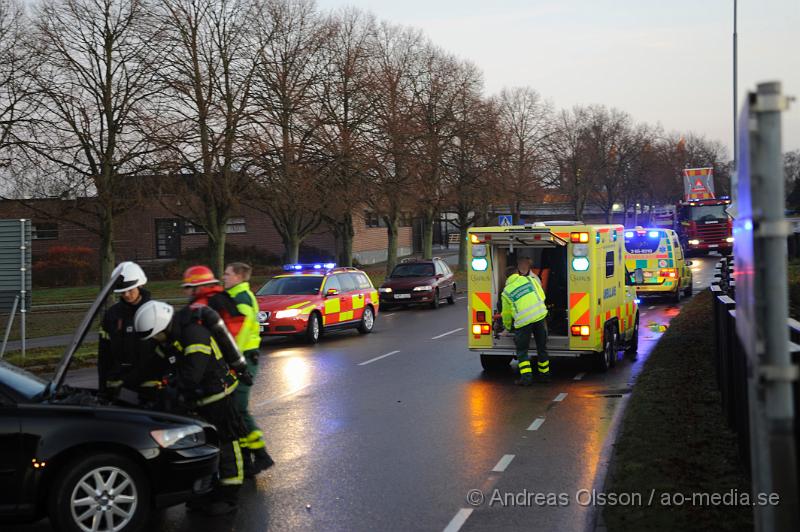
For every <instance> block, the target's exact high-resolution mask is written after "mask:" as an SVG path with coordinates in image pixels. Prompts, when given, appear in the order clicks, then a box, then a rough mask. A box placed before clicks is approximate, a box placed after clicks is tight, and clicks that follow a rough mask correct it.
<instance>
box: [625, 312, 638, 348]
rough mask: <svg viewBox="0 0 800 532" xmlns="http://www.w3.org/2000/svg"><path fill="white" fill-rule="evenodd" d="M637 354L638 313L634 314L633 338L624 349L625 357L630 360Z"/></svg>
mask: <svg viewBox="0 0 800 532" xmlns="http://www.w3.org/2000/svg"><path fill="white" fill-rule="evenodd" d="M638 352H639V313H638V312H637V313H636V321H635V322H634V324H633V336H631V340H630V342H629V343H628V347H627V348H626V349H625V356H627V357H628V358H630V359H631V360H634V359H636V354H637V353H638Z"/></svg>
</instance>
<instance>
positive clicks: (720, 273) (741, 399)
mask: <svg viewBox="0 0 800 532" xmlns="http://www.w3.org/2000/svg"><path fill="white" fill-rule="evenodd" d="M734 266H735V265H734V259H733V257H728V258H723V259H722V260H720V261H719V262H718V263H717V266H716V271H715V274H714V277H715V279H714V281H713V283H712V285H711V293H712V295H713V296H714V298H713V299H714V303H713V315H714V335H715V338H714V339H715V349H714V353H713V355H714V368H715V369H716V374H717V386H718V388H719V391H720V396H721V401H722V409H723V412H724V415H725V418H726V420H727V422H728V426H729V427H730V428H731V429H732V430H733V431H734V432H735V433H736V438H737V441H738V445H739V456H740V457H741V461H742V464H744V466H745V471H746V472H747V473H748V475H750V474H751V473H752V472H751V454H750V445H751V442H750V408H751V405H750V397H749V394H750V392H749V389H748V377H749V376H750V375H751V374H752V372H753V368H752V366H751V364H750V363H749V360H748V358H747V355H746V353H745V351H744V349H743V348H742V345H741V342H740V341H739V336H738V335H737V333H736V302H735V298H736V281H735V280H734V277H733V273H734ZM786 326H787V328H788V330H789V337H790V340H791V344H790V350H791V353H792V363H793V364H795V365H797V364H800V322H797V321H796V320H793V319H789V320H788V321H787V324H786ZM793 395H794V408H795V410H794V411H795V412H800V386H798V381H797V380H795V381H794V385H793ZM794 430H795V452H796V453H798V454H797V455H800V448H798V447H800V445H798V444H797V442H800V424H798V423H795V425H794ZM796 475H797V477H796V478H797V479H798V481H800V466H798V467H797V471H796Z"/></svg>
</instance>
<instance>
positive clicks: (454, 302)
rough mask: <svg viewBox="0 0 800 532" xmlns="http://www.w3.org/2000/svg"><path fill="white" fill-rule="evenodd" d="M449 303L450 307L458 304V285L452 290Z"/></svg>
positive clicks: (448, 299)
mask: <svg viewBox="0 0 800 532" xmlns="http://www.w3.org/2000/svg"><path fill="white" fill-rule="evenodd" d="M447 303H448V304H450V305H455V304H456V285H453V288H452V289H451V290H450V297H448V298H447Z"/></svg>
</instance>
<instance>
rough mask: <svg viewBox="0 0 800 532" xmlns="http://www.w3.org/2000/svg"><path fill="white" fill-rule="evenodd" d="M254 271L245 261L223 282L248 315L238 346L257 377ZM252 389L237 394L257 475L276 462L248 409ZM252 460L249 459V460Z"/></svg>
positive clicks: (251, 470) (248, 470)
mask: <svg viewBox="0 0 800 532" xmlns="http://www.w3.org/2000/svg"><path fill="white" fill-rule="evenodd" d="M252 271H253V270H252V268H251V267H250V265H249V264H245V263H243V262H233V263H231V264H228V266H227V267H226V268H225V271H224V272H223V274H222V283H223V286H224V287H225V290H226V292H227V293H228V294H229V295H230V296H231V297H232V298H233V300H234V301H235V302H236V308H237V309H238V311H239V312H240V313H241V314H243V315H244V323H243V324H242V326H241V328H240V329H239V332H238V333H237V334H236V335H235V336H236V343H237V345H238V346H239V349H240V350H241V351H242V353H243V354H244V357H245V360H246V361H247V369H248V370H249V372H250V374H251V375H253V377H254V378H255V376H256V375H257V373H258V357H259V354H260V352H259V347H260V346H261V331H260V329H259V325H258V319H257V318H256V315H257V314H258V301H256V296H255V294H253V292H252V291H251V290H250V275H251V274H252ZM250 389H251V386H247V385H239V387H238V388H237V389H236V392H234V399H235V400H236V407H237V408H238V409H239V413H240V414H241V415H242V418H243V419H244V422H245V425H246V426H247V437H246V438H245V439H244V440H242V442H241V443H242V448H243V449H244V454H245V457H246V458H245V476H246V477H251V476H255V475H257V474H258V473H260V472H261V471H264V470H265V469H267V468H269V467H271V466H272V465H273V464H274V463H275V462H274V461H273V460H272V457H270V455H269V453H268V452H267V450H266V446H265V442H264V433H263V432H261V429H260V428H259V427H258V425H257V424H256V421H255V419H253V416H252V414H251V413H250V412H249V410H248V405H249V403H250ZM248 457H249V459H248Z"/></svg>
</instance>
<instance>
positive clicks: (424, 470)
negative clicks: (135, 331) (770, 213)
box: [15, 257, 717, 532]
mask: <svg viewBox="0 0 800 532" xmlns="http://www.w3.org/2000/svg"><path fill="white" fill-rule="evenodd" d="M716 260H717V257H703V258H698V259H694V265H693V270H694V271H695V289H696V290H699V289H701V288H704V287H706V286H708V284H709V283H710V280H711V276H712V271H713V264H714V263H715V262H716ZM465 303H466V299H465V297H463V295H462V296H461V297H460V298H458V299H457V301H456V304H455V305H453V306H449V305H443V306H442V307H441V308H440V309H439V310H427V309H409V310H398V311H392V312H384V313H381V314H380V315H379V317H378V320H377V321H376V326H375V329H374V332H373V333H372V334H369V335H365V336H362V335H359V334H358V333H357V332H355V331H346V332H340V333H335V334H330V335H328V336H326V337H324V338H323V340H322V341H321V343H320V344H318V345H316V346H308V345H303V344H299V343H296V342H294V341H290V340H284V339H270V340H267V341H266V342H265V346H264V351H265V356H263V357H262V368H261V372H260V374H259V375H258V379H257V386H256V389H255V390H254V393H253V396H252V400H251V405H252V410H253V411H254V412H255V414H256V415H257V419H258V421H259V423H260V424H261V426H262V427H263V429H264V431H265V433H266V435H267V443H268V448H269V451H270V453H271V454H272V456H273V457H274V458H275V461H276V465H275V466H274V467H273V468H272V469H270V470H269V471H268V472H267V473H264V474H262V475H260V476H259V477H258V478H257V479H256V480H255V481H247V482H246V484H245V487H244V488H243V490H242V497H241V507H240V509H239V511H238V513H237V514H235V515H234V516H233V517H228V518H215V519H209V518H208V517H206V516H204V515H202V514H196V513H187V512H186V511H185V509H184V508H183V507H175V508H171V509H169V510H166V511H164V512H162V513H161V514H160V515H159V516H158V528H160V529H161V530H165V531H170V532H182V531H186V532H188V531H209V532H210V531H226V530H231V531H232V530H238V531H263V530H348V531H350V530H352V531H356V530H358V531H361V530H365V531H366V530H386V531H389V530H410V529H414V530H445V529H446V530H449V531H455V530H459V529H461V530H465V531H471V530H522V529H524V530H576V531H581V530H591V529H592V528H593V526H594V520H595V518H596V513H595V512H594V511H593V508H592V507H591V506H590V505H589V506H586V505H581V504H578V502H576V494H579V495H581V497H582V498H581V502H586V501H585V500H584V498H588V495H589V493H590V490H592V488H596V489H601V487H602V480H603V478H604V475H605V471H606V465H607V460H608V458H609V456H610V449H611V447H610V443H611V442H612V440H613V436H614V433H615V430H616V427H617V421H618V420H619V418H620V413H621V405H623V404H624V402H625V401H627V397H628V394H629V393H630V391H631V388H632V386H633V385H634V383H635V379H636V376H637V375H638V374H639V372H640V371H641V369H642V366H643V364H644V362H645V361H646V360H647V357H648V355H649V353H650V351H651V349H652V347H653V346H654V344H655V343H656V342H657V340H658V338H659V337H660V336H661V334H663V332H661V330H660V329H659V326H660V325H667V324H668V323H669V320H670V319H671V318H672V317H674V316H675V315H677V314H678V313H679V308H678V307H676V306H673V305H672V304H669V303H665V302H661V301H655V300H654V301H651V300H643V301H642V304H641V321H640V322H641V324H642V325H641V332H640V344H639V356H638V358H637V359H636V360H620V362H619V363H618V364H617V367H616V368H614V369H612V370H610V371H609V372H608V373H605V374H601V373H596V372H594V371H593V369H592V365H591V364H590V363H589V362H587V361H580V360H564V359H556V360H555V361H554V362H553V363H552V364H551V366H552V371H553V381H552V383H550V384H546V385H537V386H534V387H532V388H520V387H517V386H515V385H514V384H513V380H514V375H513V373H512V372H511V371H508V372H507V373H504V374H499V375H487V374H484V373H483V372H482V370H481V366H480V362H479V360H478V356H477V355H476V354H473V353H470V352H469V351H468V350H467V348H466V329H465V328H466V304H465ZM471 490H480V492H481V493H482V494H483V496H484V497H485V500H484V502H483V503H482V504H479V505H477V506H471V505H470V504H469V503H468V501H467V497H468V495H469V496H471V497H478V495H476V494H475V492H473V493H472V494H470V492H471ZM495 490H496V491H495ZM580 490H587V491H585V492H583V491H580ZM518 493H519V494H522V495H520V497H522V498H524V497H526V495H525V494H526V493H527V494H528V496H529V497H532V496H533V495H531V494H536V493H540V494H544V495H543V496H545V497H546V496H547V495H549V494H553V495H552V496H553V497H556V498H557V499H556V500H555V501H550V502H561V503H564V502H567V503H568V504H561V505H546V504H544V505H536V506H533V507H530V506H529V507H522V506H509V505H505V506H503V505H502V504H500V503H498V502H497V497H499V496H505V495H504V494H510V495H508V496H513V495H514V494H518ZM562 494H563V495H562ZM493 497H494V499H495V502H494V504H490V502H491V501H492V498H493ZM558 497H560V498H561V499H558ZM565 498H566V499H565ZM507 502H512V501H507ZM544 502H545V503H546V502H548V501H544ZM45 523H46V521H45V522H42V523H41V524H38V525H36V526H33V527H30V526H29V527H19V528H18V529H19V530H32V529H37V530H46V529H47V526H46V524H45ZM15 530H16V528H15Z"/></svg>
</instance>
